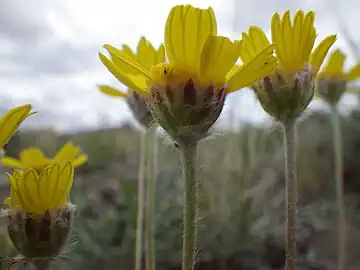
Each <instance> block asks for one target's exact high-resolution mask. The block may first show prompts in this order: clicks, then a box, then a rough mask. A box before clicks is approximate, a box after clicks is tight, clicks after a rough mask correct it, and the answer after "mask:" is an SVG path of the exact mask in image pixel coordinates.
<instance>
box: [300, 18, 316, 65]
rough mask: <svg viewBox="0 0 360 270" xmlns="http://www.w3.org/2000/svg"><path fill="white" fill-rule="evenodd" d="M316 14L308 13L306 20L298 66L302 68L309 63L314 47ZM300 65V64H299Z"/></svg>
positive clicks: (302, 31) (301, 38)
mask: <svg viewBox="0 0 360 270" xmlns="http://www.w3.org/2000/svg"><path fill="white" fill-rule="evenodd" d="M314 22H315V13H314V12H313V11H310V12H308V13H306V15H305V18H304V24H303V27H302V30H301V33H300V35H301V37H300V44H301V45H300V47H299V62H298V64H297V65H299V66H302V65H303V64H304V63H307V62H308V60H309V56H310V53H311V50H312V49H313V47H314V43H315V38H316V30H315V27H314ZM299 63H300V64H299Z"/></svg>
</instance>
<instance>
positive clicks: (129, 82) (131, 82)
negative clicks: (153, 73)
mask: <svg viewBox="0 0 360 270" xmlns="http://www.w3.org/2000/svg"><path fill="white" fill-rule="evenodd" d="M99 57H100V60H101V62H102V63H103V64H104V65H105V67H106V68H107V69H108V70H109V71H110V73H111V74H112V75H114V77H115V78H116V79H118V80H119V81H120V82H121V83H123V84H124V85H125V86H127V87H129V88H131V89H133V90H134V91H136V92H138V93H139V94H145V93H146V79H145V78H144V77H143V76H135V75H132V74H129V73H128V74H126V73H124V72H123V71H122V70H121V69H119V68H118V67H117V66H116V65H114V63H113V62H111V61H110V60H109V59H108V58H107V57H106V56H105V55H103V54H102V53H99ZM118 59H119V61H120V60H121V59H120V58H118ZM122 63H124V64H126V63H125V62H122Z"/></svg>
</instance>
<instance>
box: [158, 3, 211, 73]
mask: <svg viewBox="0 0 360 270" xmlns="http://www.w3.org/2000/svg"><path fill="white" fill-rule="evenodd" d="M210 35H214V36H215V35H216V19H215V14H214V11H213V10H212V8H208V9H199V8H194V7H192V6H190V5H185V6H184V5H178V6H175V7H173V8H172V9H171V11H170V13H169V16H168V18H167V21H166V25H165V38H164V39H165V48H166V53H167V56H168V59H169V62H170V63H171V64H173V65H180V66H189V67H192V68H194V70H196V71H197V70H199V68H200V57H201V51H202V49H203V46H204V44H205V42H206V40H207V38H208V37H209V36H210Z"/></svg>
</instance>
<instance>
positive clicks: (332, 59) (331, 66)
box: [318, 49, 360, 82]
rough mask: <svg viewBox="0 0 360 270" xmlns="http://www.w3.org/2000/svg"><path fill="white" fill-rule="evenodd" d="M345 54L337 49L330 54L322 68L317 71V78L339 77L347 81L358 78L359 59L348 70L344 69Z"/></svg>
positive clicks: (359, 72)
mask: <svg viewBox="0 0 360 270" xmlns="http://www.w3.org/2000/svg"><path fill="white" fill-rule="evenodd" d="M345 60H346V56H345V54H344V53H343V52H342V51H341V50H339V49H337V50H335V51H334V52H333V53H332V54H331V55H330V56H329V60H328V62H327V64H326V66H324V68H323V69H322V70H321V71H320V72H319V74H318V79H322V78H339V79H345V80H346V81H348V82H351V81H354V80H357V79H359V78H360V61H359V62H358V63H357V64H356V65H354V66H353V67H352V68H351V69H349V70H348V71H345V67H344V65H345Z"/></svg>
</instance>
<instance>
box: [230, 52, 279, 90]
mask: <svg viewBox="0 0 360 270" xmlns="http://www.w3.org/2000/svg"><path fill="white" fill-rule="evenodd" d="M273 50H274V45H269V46H268V47H266V48H265V49H263V50H262V51H261V52H260V53H259V54H258V55H257V56H256V57H255V58H254V59H253V60H252V61H250V62H249V63H247V64H246V65H243V66H241V67H240V68H239V69H238V71H237V72H236V73H235V74H233V76H232V77H231V78H229V82H228V91H229V92H233V91H236V90H239V89H241V88H243V87H246V86H249V85H251V84H252V83H254V82H256V81H258V80H260V79H261V78H263V77H265V76H267V75H269V74H270V73H272V72H273V71H274V69H275V68H276V66H277V62H276V58H275V57H274V56H273Z"/></svg>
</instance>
